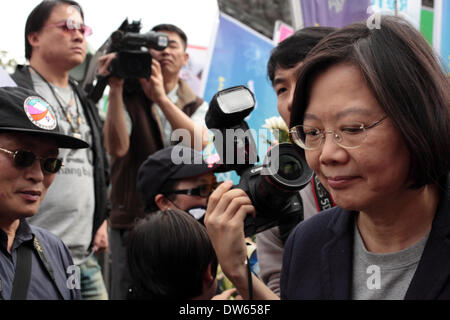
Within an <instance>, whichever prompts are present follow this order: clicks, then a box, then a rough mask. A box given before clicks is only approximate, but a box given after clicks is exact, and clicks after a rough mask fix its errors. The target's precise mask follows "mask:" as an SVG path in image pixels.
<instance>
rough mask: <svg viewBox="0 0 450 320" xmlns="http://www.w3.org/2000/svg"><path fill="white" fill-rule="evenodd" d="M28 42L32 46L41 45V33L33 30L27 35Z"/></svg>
mask: <svg viewBox="0 0 450 320" xmlns="http://www.w3.org/2000/svg"><path fill="white" fill-rule="evenodd" d="M27 40H28V43H29V44H30V46H31V47H33V48H34V47H36V46H37V45H39V33H38V32H31V33H29V34H28V35H27Z"/></svg>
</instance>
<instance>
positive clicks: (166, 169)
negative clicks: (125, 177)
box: [137, 144, 220, 208]
mask: <svg viewBox="0 0 450 320" xmlns="http://www.w3.org/2000/svg"><path fill="white" fill-rule="evenodd" d="M219 167H220V164H217V163H209V164H208V163H206V161H205V160H204V159H203V155H202V153H201V152H199V151H196V150H194V149H191V148H189V147H186V146H184V145H182V144H178V145H175V146H170V147H167V148H164V149H162V150H159V151H157V152H155V153H154V154H152V155H151V156H149V157H148V158H147V160H145V161H144V162H143V163H142V165H141V166H140V168H139V170H138V176H137V189H138V191H139V192H140V194H141V197H142V200H143V201H144V204H145V207H146V208H151V207H153V206H154V205H155V202H154V200H155V196H156V195H157V194H158V193H163V191H164V190H163V187H164V185H165V184H166V183H167V182H168V181H169V180H180V179H186V178H195V177H199V176H201V175H204V174H205V173H208V172H214V171H216V170H217V169H218V168H219Z"/></svg>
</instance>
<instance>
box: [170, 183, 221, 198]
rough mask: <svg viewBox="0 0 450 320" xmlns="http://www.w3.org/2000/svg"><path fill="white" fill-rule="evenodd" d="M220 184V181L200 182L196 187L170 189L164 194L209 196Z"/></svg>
mask: <svg viewBox="0 0 450 320" xmlns="http://www.w3.org/2000/svg"><path fill="white" fill-rule="evenodd" d="M220 184H221V182H216V183H213V184H202V185H200V186H198V187H196V188H192V189H183V190H172V191H168V192H165V194H186V195H188V196H198V197H203V198H206V197H209V196H210V195H211V193H213V191H214V190H216V189H217V187H218V186H219V185H220Z"/></svg>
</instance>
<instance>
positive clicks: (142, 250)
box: [127, 209, 218, 300]
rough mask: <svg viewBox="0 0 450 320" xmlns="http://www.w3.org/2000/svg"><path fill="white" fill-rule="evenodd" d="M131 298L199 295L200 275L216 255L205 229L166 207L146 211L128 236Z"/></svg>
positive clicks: (183, 298) (214, 264) (201, 278)
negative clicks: (149, 211)
mask: <svg viewBox="0 0 450 320" xmlns="http://www.w3.org/2000/svg"><path fill="white" fill-rule="evenodd" d="M127 255H128V267H129V270H130V274H131V277H132V282H133V286H132V291H133V293H132V295H131V296H130V297H129V298H131V299H154V300H175V299H181V300H186V299H191V298H194V297H196V296H199V295H201V294H202V290H203V276H204V274H205V272H206V270H207V268H208V265H210V264H212V274H213V276H214V277H215V276H216V271H217V264H218V262H217V258H216V254H215V252H214V249H213V247H212V244H211V241H210V240H209V236H208V233H207V232H206V228H205V227H204V226H203V225H201V224H200V223H199V222H198V221H197V220H195V219H194V218H193V217H192V216H190V215H189V214H188V213H186V212H184V211H182V210H177V209H168V210H165V211H156V212H154V213H151V214H148V215H147V216H146V217H145V218H143V219H142V220H140V221H139V222H138V223H137V224H136V226H135V228H134V229H133V230H132V231H131V233H130V235H129V238H128V250H127Z"/></svg>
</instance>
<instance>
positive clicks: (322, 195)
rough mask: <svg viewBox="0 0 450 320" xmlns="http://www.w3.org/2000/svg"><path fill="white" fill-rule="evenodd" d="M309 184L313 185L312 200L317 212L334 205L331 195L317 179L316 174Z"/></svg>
mask: <svg viewBox="0 0 450 320" xmlns="http://www.w3.org/2000/svg"><path fill="white" fill-rule="evenodd" d="M311 183H312V185H313V192H314V200H315V202H316V207H317V210H318V211H319V212H320V211H323V210H327V209H330V208H332V207H334V206H335V205H336V204H335V203H334V200H333V198H332V197H331V194H329V193H328V191H327V189H325V187H324V186H323V185H322V184H321V183H320V180H319V177H317V175H316V174H314V175H313V177H312V180H311Z"/></svg>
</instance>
